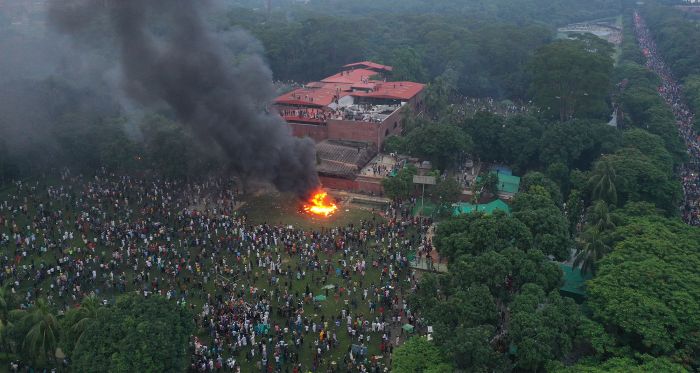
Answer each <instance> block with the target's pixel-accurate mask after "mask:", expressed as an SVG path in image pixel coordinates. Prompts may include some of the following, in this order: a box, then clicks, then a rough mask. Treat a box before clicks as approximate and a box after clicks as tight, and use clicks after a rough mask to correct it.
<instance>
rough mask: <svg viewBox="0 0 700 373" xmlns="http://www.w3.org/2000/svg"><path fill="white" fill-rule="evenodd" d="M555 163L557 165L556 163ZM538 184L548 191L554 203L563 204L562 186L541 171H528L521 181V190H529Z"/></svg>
mask: <svg viewBox="0 0 700 373" xmlns="http://www.w3.org/2000/svg"><path fill="white" fill-rule="evenodd" d="M554 165H556V163H555V164H554ZM559 165H562V166H563V164H561V163H559ZM564 167H566V166H564ZM567 173H568V171H567ZM567 179H568V176H567ZM536 186H539V187H543V188H544V189H545V190H546V191H547V193H548V194H549V196H550V197H551V198H552V201H554V203H555V204H556V205H557V206H561V204H562V202H563V201H562V199H563V197H562V195H561V188H560V187H559V185H557V184H556V183H555V182H554V181H552V179H550V178H549V177H547V176H546V175H545V174H543V173H541V172H536V171H535V172H528V173H526V174H525V176H523V178H522V180H521V181H520V190H521V191H523V192H528V191H530V190H531V189H532V188H533V187H536Z"/></svg>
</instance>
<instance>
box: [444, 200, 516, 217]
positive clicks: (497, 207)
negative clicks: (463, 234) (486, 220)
mask: <svg viewBox="0 0 700 373" xmlns="http://www.w3.org/2000/svg"><path fill="white" fill-rule="evenodd" d="M453 206H455V208H454V212H453V215H460V214H471V213H472V212H483V213H485V214H488V215H490V214H493V213H494V212H495V211H503V212H505V213H506V214H508V215H510V206H508V204H507V203H505V202H503V201H501V200H500V199H497V200H495V201H491V202H489V203H486V204H481V205H472V204H471V203H466V202H463V203H457V204H455V205H453Z"/></svg>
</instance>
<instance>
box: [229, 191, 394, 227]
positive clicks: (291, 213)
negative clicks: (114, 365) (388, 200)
mask: <svg viewBox="0 0 700 373" xmlns="http://www.w3.org/2000/svg"><path fill="white" fill-rule="evenodd" d="M244 201H245V205H244V206H243V207H242V208H241V209H240V210H239V212H240V213H242V214H246V215H247V216H248V219H249V220H250V222H251V223H253V224H271V225H291V226H294V227H295V228H300V229H306V230H318V229H321V228H333V227H345V226H348V225H350V224H355V225H357V224H359V223H360V222H361V221H363V220H364V221H375V222H379V221H383V220H384V219H383V218H382V217H381V216H380V215H379V214H378V212H377V210H373V209H372V208H368V207H360V206H356V205H352V204H346V203H344V201H337V204H338V212H337V213H335V214H333V215H331V216H329V217H316V216H311V215H309V214H306V213H303V212H302V211H301V209H302V206H303V201H301V200H299V199H298V198H296V197H295V196H293V195H291V194H279V193H271V194H265V195H262V196H250V197H247V198H244Z"/></svg>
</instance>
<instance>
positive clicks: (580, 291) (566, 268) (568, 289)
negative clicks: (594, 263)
mask: <svg viewBox="0 0 700 373" xmlns="http://www.w3.org/2000/svg"><path fill="white" fill-rule="evenodd" d="M559 268H561V270H562V272H564V285H563V286H562V287H561V288H559V293H561V295H563V296H566V297H569V298H572V299H574V300H575V301H576V302H582V301H583V300H584V299H585V298H586V281H587V280H590V279H591V277H592V276H591V275H590V274H589V273H587V274H585V275H584V274H582V273H581V269H579V268H573V267H572V266H570V265H567V264H563V263H559Z"/></svg>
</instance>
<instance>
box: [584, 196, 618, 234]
mask: <svg viewBox="0 0 700 373" xmlns="http://www.w3.org/2000/svg"><path fill="white" fill-rule="evenodd" d="M588 225H589V226H590V227H592V228H595V229H597V230H598V231H599V232H600V233H605V232H607V231H609V230H612V229H615V222H614V221H613V220H612V215H611V214H610V210H609V209H608V204H607V203H605V201H602V200H598V201H595V203H594V204H593V206H592V207H591V209H590V210H589V212H588Z"/></svg>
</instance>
